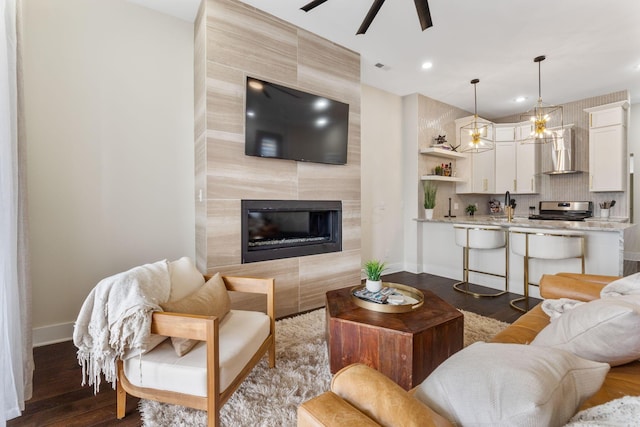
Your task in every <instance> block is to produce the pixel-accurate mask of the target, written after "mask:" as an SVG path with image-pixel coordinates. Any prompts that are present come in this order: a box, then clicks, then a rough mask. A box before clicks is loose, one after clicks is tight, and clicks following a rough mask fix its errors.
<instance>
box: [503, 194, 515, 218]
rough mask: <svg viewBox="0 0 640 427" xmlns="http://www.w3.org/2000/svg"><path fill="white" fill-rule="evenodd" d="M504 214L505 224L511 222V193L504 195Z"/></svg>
mask: <svg viewBox="0 0 640 427" xmlns="http://www.w3.org/2000/svg"><path fill="white" fill-rule="evenodd" d="M504 212H505V213H506V214H507V222H512V221H513V207H511V193H509V191H507V192H506V193H505V194H504Z"/></svg>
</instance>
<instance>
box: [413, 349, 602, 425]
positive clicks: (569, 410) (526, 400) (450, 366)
mask: <svg viewBox="0 0 640 427" xmlns="http://www.w3.org/2000/svg"><path fill="white" fill-rule="evenodd" d="M608 371H609V365H607V364H606V363H599V362H593V361H590V360H586V359H582V358H579V357H577V356H575V355H573V354H571V353H569V352H566V351H563V350H556V349H550V348H542V347H534V346H530V345H521V344H499V343H483V342H477V343H474V344H472V345H470V346H469V347H466V348H465V349H463V350H461V351H459V352H458V353H456V354H454V355H453V356H451V357H450V358H449V359H447V360H446V361H445V362H444V363H442V364H441V365H440V366H438V367H437V368H436V370H435V371H433V372H432V373H431V375H429V376H428V377H427V379H425V380H424V381H423V382H422V383H421V384H420V385H418V387H417V389H416V392H415V397H416V398H417V399H419V400H421V401H422V402H424V403H426V404H427V405H429V406H430V407H431V408H432V409H434V410H435V411H437V412H438V413H440V414H441V415H444V416H447V417H448V418H449V419H450V420H451V421H452V422H454V423H458V424H460V425H486V426H489V425H491V426H514V425H546V426H560V425H563V424H564V423H566V422H567V420H568V419H569V418H571V416H572V415H573V414H574V413H575V412H576V409H577V408H578V407H579V406H580V405H581V403H582V402H583V401H584V400H585V399H587V398H588V397H589V396H591V395H592V394H593V393H595V392H596V391H597V390H598V389H599V388H600V386H601V385H602V382H603V381H604V378H605V376H606V375H607V372H608Z"/></svg>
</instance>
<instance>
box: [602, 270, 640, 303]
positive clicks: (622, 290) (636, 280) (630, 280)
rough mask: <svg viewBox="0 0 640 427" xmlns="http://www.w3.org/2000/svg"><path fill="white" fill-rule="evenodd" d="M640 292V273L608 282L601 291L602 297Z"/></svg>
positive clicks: (637, 293)
mask: <svg viewBox="0 0 640 427" xmlns="http://www.w3.org/2000/svg"><path fill="white" fill-rule="evenodd" d="M639 294H640V273H636V274H632V275H630V276H626V277H621V278H620V279H618V280H614V281H613V282H610V283H609V284H607V285H606V286H605V287H604V288H602V291H600V297H601V298H608V297H616V296H621V295H639Z"/></svg>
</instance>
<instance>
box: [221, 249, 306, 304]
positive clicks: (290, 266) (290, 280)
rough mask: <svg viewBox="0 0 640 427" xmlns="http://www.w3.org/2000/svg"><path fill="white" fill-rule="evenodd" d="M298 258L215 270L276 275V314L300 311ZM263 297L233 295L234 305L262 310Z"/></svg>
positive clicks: (230, 266) (227, 273)
mask: <svg viewBox="0 0 640 427" xmlns="http://www.w3.org/2000/svg"><path fill="white" fill-rule="evenodd" d="M298 264H299V263H298V259H297V258H286V259H278V260H273V261H265V262H260V263H251V264H235V265H229V266H219V267H216V268H215V270H216V271H219V272H220V274H222V275H224V276H249V277H274V278H275V279H276V302H277V304H276V316H277V317H283V316H288V315H291V314H295V313H298V311H299V308H298V293H299V285H300V276H299V266H298ZM263 304H264V302H263V298H261V297H259V298H255V297H252V296H247V295H246V294H242V295H239V294H235V295H232V307H233V308H235V309H239V310H261V309H262V306H263Z"/></svg>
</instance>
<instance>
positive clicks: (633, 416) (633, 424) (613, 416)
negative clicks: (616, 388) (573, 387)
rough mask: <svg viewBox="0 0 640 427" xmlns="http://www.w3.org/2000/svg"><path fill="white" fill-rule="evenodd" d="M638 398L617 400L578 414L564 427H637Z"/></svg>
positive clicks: (639, 422)
mask: <svg viewBox="0 0 640 427" xmlns="http://www.w3.org/2000/svg"><path fill="white" fill-rule="evenodd" d="M638 426H640V397H637V396H624V397H621V398H619V399H615V400H612V401H610V402H607V403H603V404H602V405H599V406H594V407H591V408H589V409H585V410H583V411H580V412H578V413H577V414H576V415H574V416H573V418H571V419H570V420H569V423H568V424H567V425H566V426H565V427H638Z"/></svg>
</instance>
